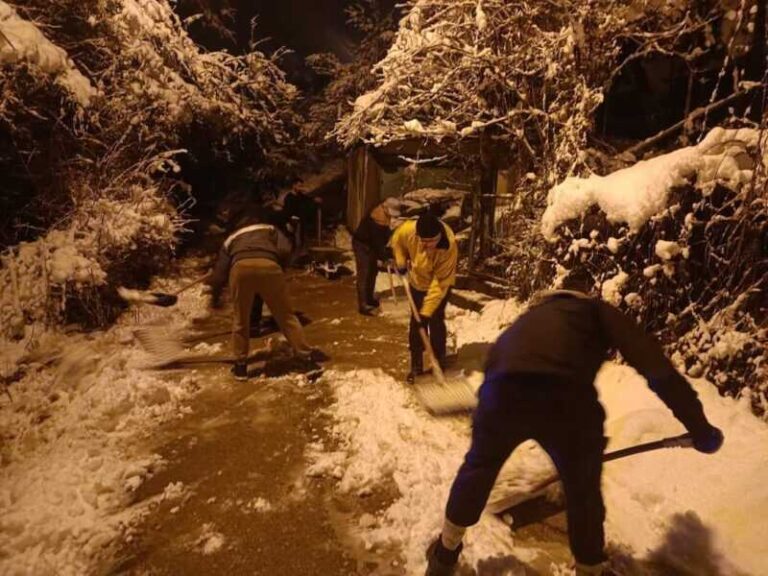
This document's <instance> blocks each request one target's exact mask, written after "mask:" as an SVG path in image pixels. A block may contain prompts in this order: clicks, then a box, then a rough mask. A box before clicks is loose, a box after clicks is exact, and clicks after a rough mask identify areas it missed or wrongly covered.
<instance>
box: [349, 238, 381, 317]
mask: <svg viewBox="0 0 768 576" xmlns="http://www.w3.org/2000/svg"><path fill="white" fill-rule="evenodd" d="M352 250H354V252H355V266H356V267H357V307H358V308H363V307H364V306H371V305H375V304H376V299H375V298H374V295H373V292H374V290H375V289H376V276H377V274H378V273H379V269H378V266H377V258H376V254H375V253H374V252H373V250H371V248H370V246H368V245H366V244H363V243H362V242H360V241H358V240H355V239H353V240H352Z"/></svg>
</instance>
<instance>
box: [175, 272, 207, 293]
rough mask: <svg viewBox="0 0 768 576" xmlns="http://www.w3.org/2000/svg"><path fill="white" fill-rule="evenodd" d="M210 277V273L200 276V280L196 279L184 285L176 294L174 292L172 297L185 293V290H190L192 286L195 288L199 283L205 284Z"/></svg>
mask: <svg viewBox="0 0 768 576" xmlns="http://www.w3.org/2000/svg"><path fill="white" fill-rule="evenodd" d="M211 275H212V273H211V272H208V273H207V274H205V276H200V278H198V279H196V280H193V281H192V282H190V283H189V284H185V285H184V286H182V287H181V288H179V289H178V290H176V292H174V293H173V295H174V296H178V295H179V294H181V293H182V292H186V291H187V290H189V289H190V288H192V287H193V286H197V285H198V284H200V283H201V282H205V281H206V280H208V279H209V278H210V277H211Z"/></svg>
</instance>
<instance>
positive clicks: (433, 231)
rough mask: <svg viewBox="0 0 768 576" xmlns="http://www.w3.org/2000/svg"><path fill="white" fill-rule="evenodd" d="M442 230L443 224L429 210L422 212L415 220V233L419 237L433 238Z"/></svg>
mask: <svg viewBox="0 0 768 576" xmlns="http://www.w3.org/2000/svg"><path fill="white" fill-rule="evenodd" d="M442 231H443V225H442V224H441V223H440V219H439V218H438V217H437V216H435V215H434V214H432V213H430V212H427V213H426V214H422V215H421V216H419V219H418V220H417V221H416V234H417V235H418V236H419V238H434V237H435V236H437V235H438V234H440V233H442Z"/></svg>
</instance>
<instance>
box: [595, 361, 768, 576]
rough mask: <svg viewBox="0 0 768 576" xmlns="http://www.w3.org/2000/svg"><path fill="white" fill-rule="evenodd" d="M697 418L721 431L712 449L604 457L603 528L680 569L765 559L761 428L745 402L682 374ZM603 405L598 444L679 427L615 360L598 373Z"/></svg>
mask: <svg viewBox="0 0 768 576" xmlns="http://www.w3.org/2000/svg"><path fill="white" fill-rule="evenodd" d="M692 383H693V384H694V386H695V388H696V390H697V392H698V393H699V397H700V399H701V401H702V403H703V404H704V409H705V412H706V413H707V417H708V418H709V419H710V420H711V421H712V423H713V424H715V425H716V426H718V427H720V428H722V429H723V431H724V433H725V444H724V446H723V448H722V449H721V450H720V451H719V452H718V453H717V454H714V455H705V454H701V453H699V452H696V451H695V450H692V449H670V450H661V451H657V452H653V453H648V454H644V455H638V456H633V457H630V458H626V459H623V460H617V461H615V462H612V463H609V464H607V465H606V468H605V476H604V481H603V488H604V493H605V497H606V503H607V508H608V517H607V524H606V527H607V532H608V535H609V538H610V539H611V540H612V541H614V542H617V543H621V544H625V545H628V546H630V547H631V548H632V549H633V550H634V551H635V552H636V553H637V554H639V555H646V554H647V555H648V556H650V557H653V558H656V559H658V560H663V561H665V562H666V563H667V564H668V565H671V566H673V567H675V568H678V569H680V570H683V571H685V572H686V573H690V574H707V573H717V574H723V575H734V576H735V575H737V574H750V575H754V576H758V575H759V574H762V573H763V572H764V570H765V567H766V565H768V552H766V550H765V546H764V545H763V543H764V542H765V541H766V538H768V524H766V523H765V522H755V518H762V517H764V516H765V515H766V514H768V485H766V482H765V478H766V477H768V460H766V458H765V454H766V453H768V452H767V451H768V427H766V425H765V424H764V423H762V422H760V421H759V420H758V419H757V418H755V417H754V416H753V415H752V414H751V413H750V407H749V402H738V401H734V400H732V399H730V398H722V397H720V396H719V395H718V393H717V389H716V387H714V386H712V384H710V383H709V382H707V381H705V380H695V381H693V382H692ZM598 389H599V391H600V398H601V401H602V402H603V404H604V405H605V406H606V407H607V408H608V425H607V430H608V435H609V437H611V442H610V443H609V446H608V450H612V449H616V448H622V447H625V446H628V445H632V444H636V443H640V442H647V441H652V440H656V439H658V438H659V437H662V436H667V435H674V434H678V433H680V432H683V429H682V427H681V426H680V424H678V423H677V421H676V420H675V419H674V418H673V417H672V415H671V413H670V412H669V411H668V410H667V409H666V408H665V407H664V406H663V405H662V404H661V402H660V401H659V400H658V398H657V397H656V396H655V395H654V394H653V393H652V392H651V391H650V390H649V389H648V387H647V385H646V383H645V380H644V379H643V378H641V377H640V376H638V375H637V373H635V372H634V371H633V370H631V369H630V368H628V367H625V366H616V365H608V366H606V367H605V368H604V369H603V371H601V373H600V375H599V377H598Z"/></svg>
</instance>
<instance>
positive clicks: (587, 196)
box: [541, 128, 768, 241]
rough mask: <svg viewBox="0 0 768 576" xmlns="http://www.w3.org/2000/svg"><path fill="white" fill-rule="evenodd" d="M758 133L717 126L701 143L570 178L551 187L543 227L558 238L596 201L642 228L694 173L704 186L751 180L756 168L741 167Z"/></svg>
mask: <svg viewBox="0 0 768 576" xmlns="http://www.w3.org/2000/svg"><path fill="white" fill-rule="evenodd" d="M763 138H764V140H765V139H766V138H768V137H766V136H764V137H763ZM759 139H760V135H759V133H758V131H757V130H753V129H749V128H742V129H738V130H726V129H723V128H715V129H713V130H711V131H710V132H709V133H708V134H707V136H706V138H704V140H702V141H701V142H700V143H699V144H697V145H696V146H688V147H685V148H681V149H680V150H676V151H674V152H671V153H669V154H664V155H662V156H658V157H656V158H653V159H651V160H643V161H640V162H638V163H637V164H635V165H634V166H630V167H629V168H625V169H623V170H618V171H616V172H614V173H612V174H609V175H608V176H598V175H592V176H589V177H588V178H575V177H572V178H566V179H565V181H564V182H562V183H560V184H558V185H557V186H555V187H554V188H552V189H551V190H550V191H549V197H548V198H547V204H548V206H547V209H546V211H545V212H544V215H543V216H542V221H541V230H542V233H543V234H544V237H545V238H547V240H549V241H554V240H556V238H557V235H556V233H555V230H556V229H557V227H558V226H559V225H561V224H562V223H563V222H565V221H567V220H570V219H572V218H578V217H579V216H581V215H582V214H584V213H585V212H586V211H587V210H588V209H589V208H590V207H592V206H594V205H597V206H599V207H600V209H601V210H602V211H603V212H604V213H605V215H606V216H607V217H608V220H609V221H610V222H623V223H626V224H628V225H629V227H630V229H631V230H633V231H634V230H638V229H639V228H640V227H641V226H642V225H643V224H645V222H647V221H648V219H649V218H651V217H652V216H654V215H655V214H658V213H659V212H661V211H662V210H664V209H665V208H666V206H667V199H668V197H669V192H670V191H671V190H672V189H673V188H674V187H676V186H681V185H684V184H685V183H687V182H689V181H691V180H693V179H694V178H695V179H696V180H697V182H698V184H699V185H700V186H704V187H706V186H707V185H711V184H713V183H714V182H721V183H723V184H725V185H727V186H729V187H731V188H734V187H737V186H739V185H741V184H742V183H745V182H748V181H749V180H751V177H752V171H751V169H749V168H743V167H742V166H743V163H742V162H740V157H741V156H742V155H744V154H745V150H746V148H755V147H756V146H757V145H758V141H759Z"/></svg>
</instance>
